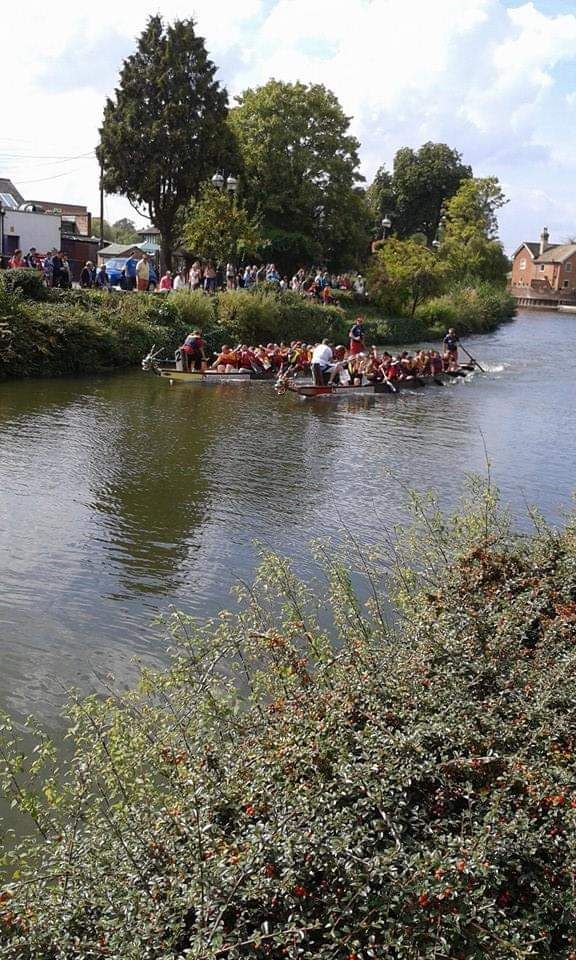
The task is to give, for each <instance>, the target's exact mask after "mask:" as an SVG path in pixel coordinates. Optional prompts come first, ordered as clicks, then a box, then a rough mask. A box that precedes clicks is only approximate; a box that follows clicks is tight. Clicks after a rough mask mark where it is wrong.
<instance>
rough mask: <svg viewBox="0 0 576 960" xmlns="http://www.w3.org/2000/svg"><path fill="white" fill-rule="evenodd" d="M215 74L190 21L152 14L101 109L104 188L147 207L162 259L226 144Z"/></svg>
mask: <svg viewBox="0 0 576 960" xmlns="http://www.w3.org/2000/svg"><path fill="white" fill-rule="evenodd" d="M215 74H216V67H215V65H214V64H213V63H212V61H211V60H209V58H208V55H207V52H206V48H205V46H204V40H203V39H202V38H201V37H198V36H196V33H195V30H194V23H193V21H192V20H177V21H176V22H175V23H174V24H171V25H168V26H166V27H165V26H164V23H163V21H162V18H161V17H160V16H159V15H156V16H152V17H150V19H149V20H148V24H147V26H146V28H145V30H144V32H143V33H142V35H141V36H140V38H139V40H138V47H137V50H136V52H135V53H134V54H132V55H131V56H129V57H128V58H127V59H126V60H125V61H124V65H123V67H122V71H121V74H120V84H119V87H118V88H117V90H116V92H115V96H114V98H113V99H108V100H107V102H106V107H105V109H104V120H103V124H102V127H101V128H100V145H99V147H98V150H97V153H98V158H99V160H100V162H101V164H102V166H103V170H104V177H103V180H104V188H105V189H106V190H107V191H108V192H110V193H119V194H123V195H124V196H126V197H128V199H129V200H130V202H131V203H132V204H133V205H134V206H135V207H136V208H138V207H139V206H142V205H143V206H144V207H146V208H147V211H148V214H149V216H150V219H151V220H152V223H153V224H154V225H155V226H156V227H158V229H159V230H160V232H161V246H162V260H163V264H164V266H169V265H170V263H171V258H172V249H173V245H174V243H175V241H176V239H177V237H176V235H175V230H176V224H177V217H178V212H179V210H180V208H181V207H182V206H185V205H186V204H188V203H189V201H190V200H191V199H192V198H193V197H196V196H198V195H199V193H200V188H201V185H202V183H203V182H204V181H205V180H206V179H207V178H209V177H210V176H211V175H212V174H213V173H214V170H215V169H216V168H217V167H219V166H223V165H225V164H226V163H227V161H228V159H229V157H230V153H231V151H232V140H231V136H230V132H229V129H228V127H227V124H226V117H227V104H228V97H227V94H226V91H225V90H224V89H222V88H221V87H220V85H219V83H218V81H217V80H216V79H215Z"/></svg>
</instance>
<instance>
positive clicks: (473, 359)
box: [460, 344, 486, 373]
mask: <svg viewBox="0 0 576 960" xmlns="http://www.w3.org/2000/svg"><path fill="white" fill-rule="evenodd" d="M460 349H461V350H462V351H463V352H464V353H465V354H466V356H467V357H468V359H469V360H471V361H472V363H475V364H476V366H477V367H478V369H479V370H481V371H482V373H486V371H485V369H484V367H482V366H481V365H480V364H479V363H478V361H477V360H476V359H475V357H473V356H472V354H471V353H468V351H467V349H466V347H463V346H462V344H460Z"/></svg>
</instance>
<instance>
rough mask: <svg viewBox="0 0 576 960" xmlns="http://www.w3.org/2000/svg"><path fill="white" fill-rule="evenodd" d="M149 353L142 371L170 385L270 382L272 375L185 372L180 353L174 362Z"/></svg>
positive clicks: (201, 371) (266, 373) (241, 371)
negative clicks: (164, 380)
mask: <svg viewBox="0 0 576 960" xmlns="http://www.w3.org/2000/svg"><path fill="white" fill-rule="evenodd" d="M155 349H156V346H155V345H154V346H153V347H152V349H151V350H150V353H149V354H148V355H147V356H146V357H144V359H143V360H142V369H143V370H144V371H145V372H149V371H151V372H152V373H155V374H156V375H157V376H159V377H163V378H164V379H167V380H169V381H170V382H171V383H248V382H249V381H250V380H272V379H273V374H272V373H268V372H264V373H260V372H257V371H255V370H235V371H234V372H233V373H219V372H218V371H217V370H185V369H184V362H183V360H182V355H181V354H180V351H179V350H177V351H176V359H175V360H163V359H162V358H161V356H160V355H161V353H162V351H161V350H158V351H157V352H156V353H155V352H154V351H155Z"/></svg>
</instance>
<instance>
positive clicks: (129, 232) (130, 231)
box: [112, 217, 140, 243]
mask: <svg viewBox="0 0 576 960" xmlns="http://www.w3.org/2000/svg"><path fill="white" fill-rule="evenodd" d="M112 230H113V232H114V239H115V241H116V243H138V242H139V240H140V237H139V236H138V231H137V230H136V225H135V223H134V221H133V220H129V219H128V218H127V217H122V219H120V220H116V222H115V223H113V224H112Z"/></svg>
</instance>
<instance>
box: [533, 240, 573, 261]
mask: <svg viewBox="0 0 576 960" xmlns="http://www.w3.org/2000/svg"><path fill="white" fill-rule="evenodd" d="M574 253H576V243H554V244H551V245H550V246H549V247H547V248H546V250H545V251H544V253H543V254H541V255H539V256H538V257H536V263H564V261H565V260H567V259H568V257H571V256H572V255H573V254H574Z"/></svg>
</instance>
